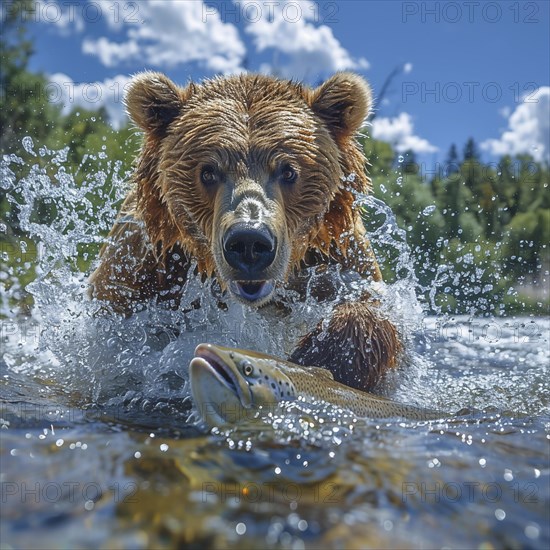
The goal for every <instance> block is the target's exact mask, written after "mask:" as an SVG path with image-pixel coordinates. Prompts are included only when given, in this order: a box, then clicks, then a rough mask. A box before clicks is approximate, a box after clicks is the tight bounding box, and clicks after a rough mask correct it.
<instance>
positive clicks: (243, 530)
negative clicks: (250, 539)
mask: <svg viewBox="0 0 550 550" xmlns="http://www.w3.org/2000/svg"><path fill="white" fill-rule="evenodd" d="M235 531H237V535H244V534H245V533H246V525H245V524H244V523H237V525H236V527H235Z"/></svg>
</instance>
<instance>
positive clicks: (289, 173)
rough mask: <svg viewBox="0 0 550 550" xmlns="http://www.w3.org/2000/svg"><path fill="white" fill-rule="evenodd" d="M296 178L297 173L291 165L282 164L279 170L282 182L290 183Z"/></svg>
mask: <svg viewBox="0 0 550 550" xmlns="http://www.w3.org/2000/svg"><path fill="white" fill-rule="evenodd" d="M297 178H298V174H297V172H296V170H294V168H292V166H290V165H289V164H287V165H286V166H283V169H282V171H281V181H282V182H283V183H287V184H291V183H294V182H295V181H296V179H297Z"/></svg>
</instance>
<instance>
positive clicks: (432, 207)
mask: <svg viewBox="0 0 550 550" xmlns="http://www.w3.org/2000/svg"><path fill="white" fill-rule="evenodd" d="M435 208H436V206H435V204H430V206H426V208H424V210H422V215H423V216H429V215H430V214H431V213H432V212H434V211H435Z"/></svg>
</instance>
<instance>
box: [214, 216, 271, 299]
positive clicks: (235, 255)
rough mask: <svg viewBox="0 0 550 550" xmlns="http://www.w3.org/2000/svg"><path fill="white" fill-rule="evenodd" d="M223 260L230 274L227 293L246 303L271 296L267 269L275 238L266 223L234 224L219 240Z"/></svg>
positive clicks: (269, 264)
mask: <svg viewBox="0 0 550 550" xmlns="http://www.w3.org/2000/svg"><path fill="white" fill-rule="evenodd" d="M222 250H223V258H224V260H225V262H226V263H227V265H228V266H229V267H230V268H231V269H232V271H233V277H232V279H233V280H231V281H230V283H229V289H230V291H231V292H232V293H233V294H234V295H236V297H238V298H241V299H243V300H245V301H246V302H251V303H253V302H260V301H264V300H265V299H266V298H268V297H269V296H271V294H272V293H273V290H274V288H275V282H274V281H273V280H271V279H270V278H269V276H268V273H267V270H268V268H269V267H270V266H271V265H272V264H273V262H274V261H275V258H276V256H277V238H276V237H275V236H274V235H273V233H272V231H271V230H270V229H269V227H268V226H267V225H266V224H263V223H250V222H237V223H234V224H233V225H232V226H231V227H229V229H228V230H227V231H226V232H225V234H224V235H223V237H222Z"/></svg>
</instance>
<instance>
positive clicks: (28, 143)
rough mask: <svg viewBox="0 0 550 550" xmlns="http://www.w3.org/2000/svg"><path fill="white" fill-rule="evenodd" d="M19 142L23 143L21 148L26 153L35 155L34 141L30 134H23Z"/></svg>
mask: <svg viewBox="0 0 550 550" xmlns="http://www.w3.org/2000/svg"><path fill="white" fill-rule="evenodd" d="M21 144H22V145H23V149H25V151H27V153H29V154H31V155H32V156H33V157H36V153H35V152H34V150H33V149H34V142H33V140H32V137H31V136H25V137H24V138H23V139H22V140H21Z"/></svg>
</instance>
